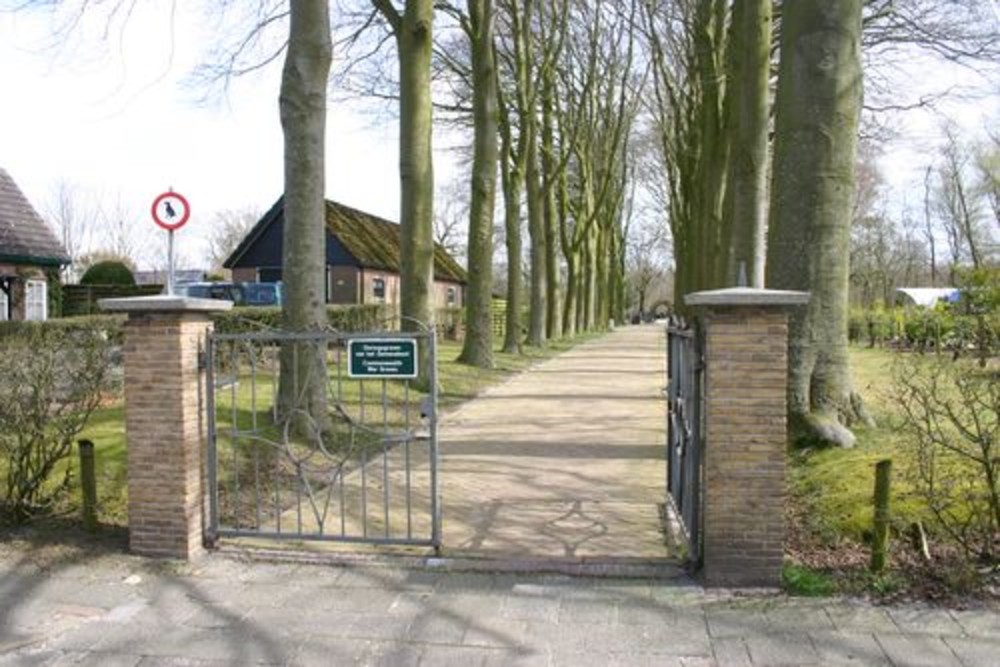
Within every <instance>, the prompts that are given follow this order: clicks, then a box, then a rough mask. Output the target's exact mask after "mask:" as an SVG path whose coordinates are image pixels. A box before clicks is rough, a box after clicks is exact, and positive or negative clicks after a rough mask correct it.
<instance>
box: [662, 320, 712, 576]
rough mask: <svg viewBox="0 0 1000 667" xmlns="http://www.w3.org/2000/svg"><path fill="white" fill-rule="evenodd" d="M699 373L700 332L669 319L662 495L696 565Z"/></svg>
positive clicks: (698, 538)
mask: <svg viewBox="0 0 1000 667" xmlns="http://www.w3.org/2000/svg"><path fill="white" fill-rule="evenodd" d="M703 371H704V357H703V353H702V338H701V332H700V329H699V328H698V326H697V324H693V325H689V324H688V323H687V322H685V321H684V320H683V319H681V318H679V317H671V319H670V323H669V324H668V326H667V494H668V497H669V498H670V499H671V501H672V502H673V505H674V510H675V512H676V513H677V516H678V517H679V518H680V520H681V523H682V525H683V529H684V530H685V531H686V533H687V540H688V546H689V550H690V554H689V555H690V558H691V559H692V560H695V561H697V560H698V559H699V558H700V557H701V535H700V530H699V528H700V522H701V516H700V508H701V451H702V401H701V398H702V395H703V392H702V389H703V381H704V373H703Z"/></svg>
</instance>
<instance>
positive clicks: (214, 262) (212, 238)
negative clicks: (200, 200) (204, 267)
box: [208, 208, 261, 270]
mask: <svg viewBox="0 0 1000 667" xmlns="http://www.w3.org/2000/svg"><path fill="white" fill-rule="evenodd" d="M260 218H261V212H260V211H259V210H258V209H254V208H245V209H240V210H235V209H227V210H224V211H219V212H218V213H216V214H215V216H214V217H213V218H212V221H211V222H210V223H209V225H210V231H209V233H208V260H209V262H210V263H211V266H212V269H213V270H220V269H221V268H222V264H223V262H225V261H226V259H227V258H228V257H229V255H231V254H232V252H233V251H234V250H236V246H238V245H239V244H240V242H241V241H242V240H243V239H244V238H245V237H246V235H247V232H249V231H250V229H251V228H252V227H253V226H254V225H255V224H256V223H257V221H258V220H260Z"/></svg>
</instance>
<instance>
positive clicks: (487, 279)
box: [458, 0, 500, 368]
mask: <svg viewBox="0 0 1000 667" xmlns="http://www.w3.org/2000/svg"><path fill="white" fill-rule="evenodd" d="M468 12H469V14H468V25H467V27H466V31H467V33H468V37H469V44H470V46H471V52H472V107H473V123H474V128H475V136H474V140H473V156H472V185H471V188H472V194H471V199H470V204H469V262H468V266H469V286H468V289H467V291H466V303H465V321H466V332H465V342H464V343H463V345H462V353H461V355H459V358H458V360H459V361H460V362H461V363H465V364H470V365H472V366H478V367H480V368H492V367H493V318H492V313H491V310H490V305H491V303H492V296H493V210H494V203H495V199H496V181H497V164H498V160H499V157H500V156H499V151H498V147H497V142H498V136H499V134H498V133H499V127H498V121H497V99H496V86H497V72H496V64H495V62H494V59H493V50H494V44H493V22H494V17H493V1H492V0H468Z"/></svg>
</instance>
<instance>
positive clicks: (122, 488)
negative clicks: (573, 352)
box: [64, 334, 600, 525]
mask: <svg viewBox="0 0 1000 667" xmlns="http://www.w3.org/2000/svg"><path fill="white" fill-rule="evenodd" d="M599 335H600V334H585V335H581V336H577V337H575V338H572V339H567V340H558V341H551V342H550V343H549V344H548V345H547V346H546V347H545V348H542V349H538V348H532V347H525V348H524V353H523V354H521V355H517V354H505V353H503V352H499V351H497V352H496V354H495V367H494V368H493V369H491V370H483V369H479V368H473V367H471V366H466V365H463V364H459V363H457V362H456V361H455V360H456V358H457V357H458V355H459V353H460V352H461V345H460V344H459V343H455V342H450V341H441V342H439V344H438V384H439V388H440V391H439V409H440V410H441V411H442V412H447V411H448V410H449V409H452V408H454V407H456V406H457V405H459V404H461V403H463V402H464V401H467V400H469V399H470V398H473V397H474V396H476V395H477V394H478V393H480V392H481V391H483V390H484V389H485V388H487V387H489V386H491V385H494V384H497V383H499V382H502V381H503V380H505V379H506V378H508V377H510V376H511V375H513V374H515V373H518V372H520V371H523V370H525V369H527V368H528V367H530V366H531V365H533V364H535V363H538V362H540V361H543V360H545V359H548V358H551V357H553V356H556V355H557V354H559V353H561V352H565V351H566V350H568V349H570V348H571V347H573V346H574V345H577V344H579V343H581V342H584V341H586V340H591V339H593V338H596V337H598V336H599ZM241 401H242V399H241ZM243 407H244V406H242V405H241V410H242V408H243ZM80 438H86V439H89V440H92V441H93V442H94V443H95V449H96V458H97V486H98V505H99V509H98V512H99V520H100V522H101V523H102V524H107V525H124V524H125V523H126V518H127V516H126V502H127V496H126V466H125V416H124V408H123V407H122V405H120V404H119V405H114V406H110V407H107V408H104V409H101V410H98V411H97V412H95V413H94V414H93V416H92V417H91V419H90V422H89V424H88V426H87V428H86V429H85V430H84V432H83V433H82V434H81V435H80ZM70 463H71V464H72V465H73V467H74V470H75V469H76V467H77V460H76V455H75V454H74V455H73V456H72V457H71V459H70ZM79 497H80V490H79V484H78V479H76V477H75V476H74V480H73V485H72V488H71V489H70V491H69V493H68V494H67V495H66V497H65V501H64V506H65V507H64V509H65V510H66V511H74V510H75V508H76V507H77V506H78V502H79Z"/></svg>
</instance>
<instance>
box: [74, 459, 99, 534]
mask: <svg viewBox="0 0 1000 667" xmlns="http://www.w3.org/2000/svg"><path fill="white" fill-rule="evenodd" d="M77 447H78V449H79V453H80V491H81V493H82V496H83V529H84V530H86V531H87V532H88V533H93V532H95V531H96V530H97V472H96V466H95V464H94V443H93V442H91V441H90V440H80V441H78V442H77Z"/></svg>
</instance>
